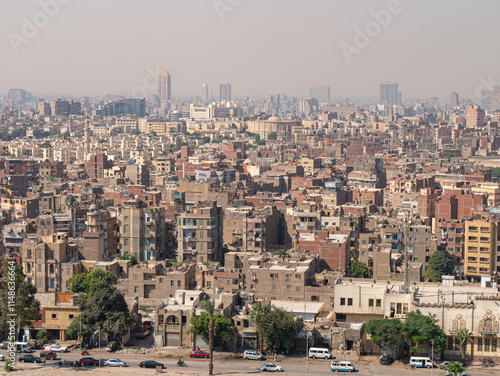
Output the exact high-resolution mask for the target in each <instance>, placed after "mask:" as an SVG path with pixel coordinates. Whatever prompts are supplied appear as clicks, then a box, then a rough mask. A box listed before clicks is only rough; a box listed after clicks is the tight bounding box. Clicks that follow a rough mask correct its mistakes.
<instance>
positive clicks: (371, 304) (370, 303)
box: [368, 299, 373, 307]
mask: <svg viewBox="0 0 500 376" xmlns="http://www.w3.org/2000/svg"><path fill="white" fill-rule="evenodd" d="M368 307H373V299H368Z"/></svg>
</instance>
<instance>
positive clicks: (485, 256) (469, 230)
mask: <svg viewBox="0 0 500 376" xmlns="http://www.w3.org/2000/svg"><path fill="white" fill-rule="evenodd" d="M496 249H497V225H496V223H494V222H487V221H483V220H476V221H467V222H466V223H465V247H464V273H465V276H466V277H467V278H468V279H471V280H474V281H479V280H480V279H481V277H488V276H491V275H492V273H493V271H495V264H496V262H495V261H496V253H497V252H496Z"/></svg>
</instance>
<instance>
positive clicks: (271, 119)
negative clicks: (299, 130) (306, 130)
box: [267, 115, 281, 122]
mask: <svg viewBox="0 0 500 376" xmlns="http://www.w3.org/2000/svg"><path fill="white" fill-rule="evenodd" d="M267 121H272V122H276V121H281V119H280V118H279V117H278V116H276V115H274V116H271V117H270V118H269V119H267Z"/></svg>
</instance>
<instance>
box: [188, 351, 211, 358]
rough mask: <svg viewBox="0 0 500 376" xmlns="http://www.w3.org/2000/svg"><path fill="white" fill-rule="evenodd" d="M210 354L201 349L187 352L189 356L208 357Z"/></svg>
mask: <svg viewBox="0 0 500 376" xmlns="http://www.w3.org/2000/svg"><path fill="white" fill-rule="evenodd" d="M209 356H210V354H209V353H207V352H205V351H201V350H197V351H193V352H190V353H189V357H190V358H208V357H209Z"/></svg>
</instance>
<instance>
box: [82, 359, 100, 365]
mask: <svg viewBox="0 0 500 376" xmlns="http://www.w3.org/2000/svg"><path fill="white" fill-rule="evenodd" d="M80 364H81V365H82V366H98V365H99V361H98V360H97V359H94V358H82V359H80Z"/></svg>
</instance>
